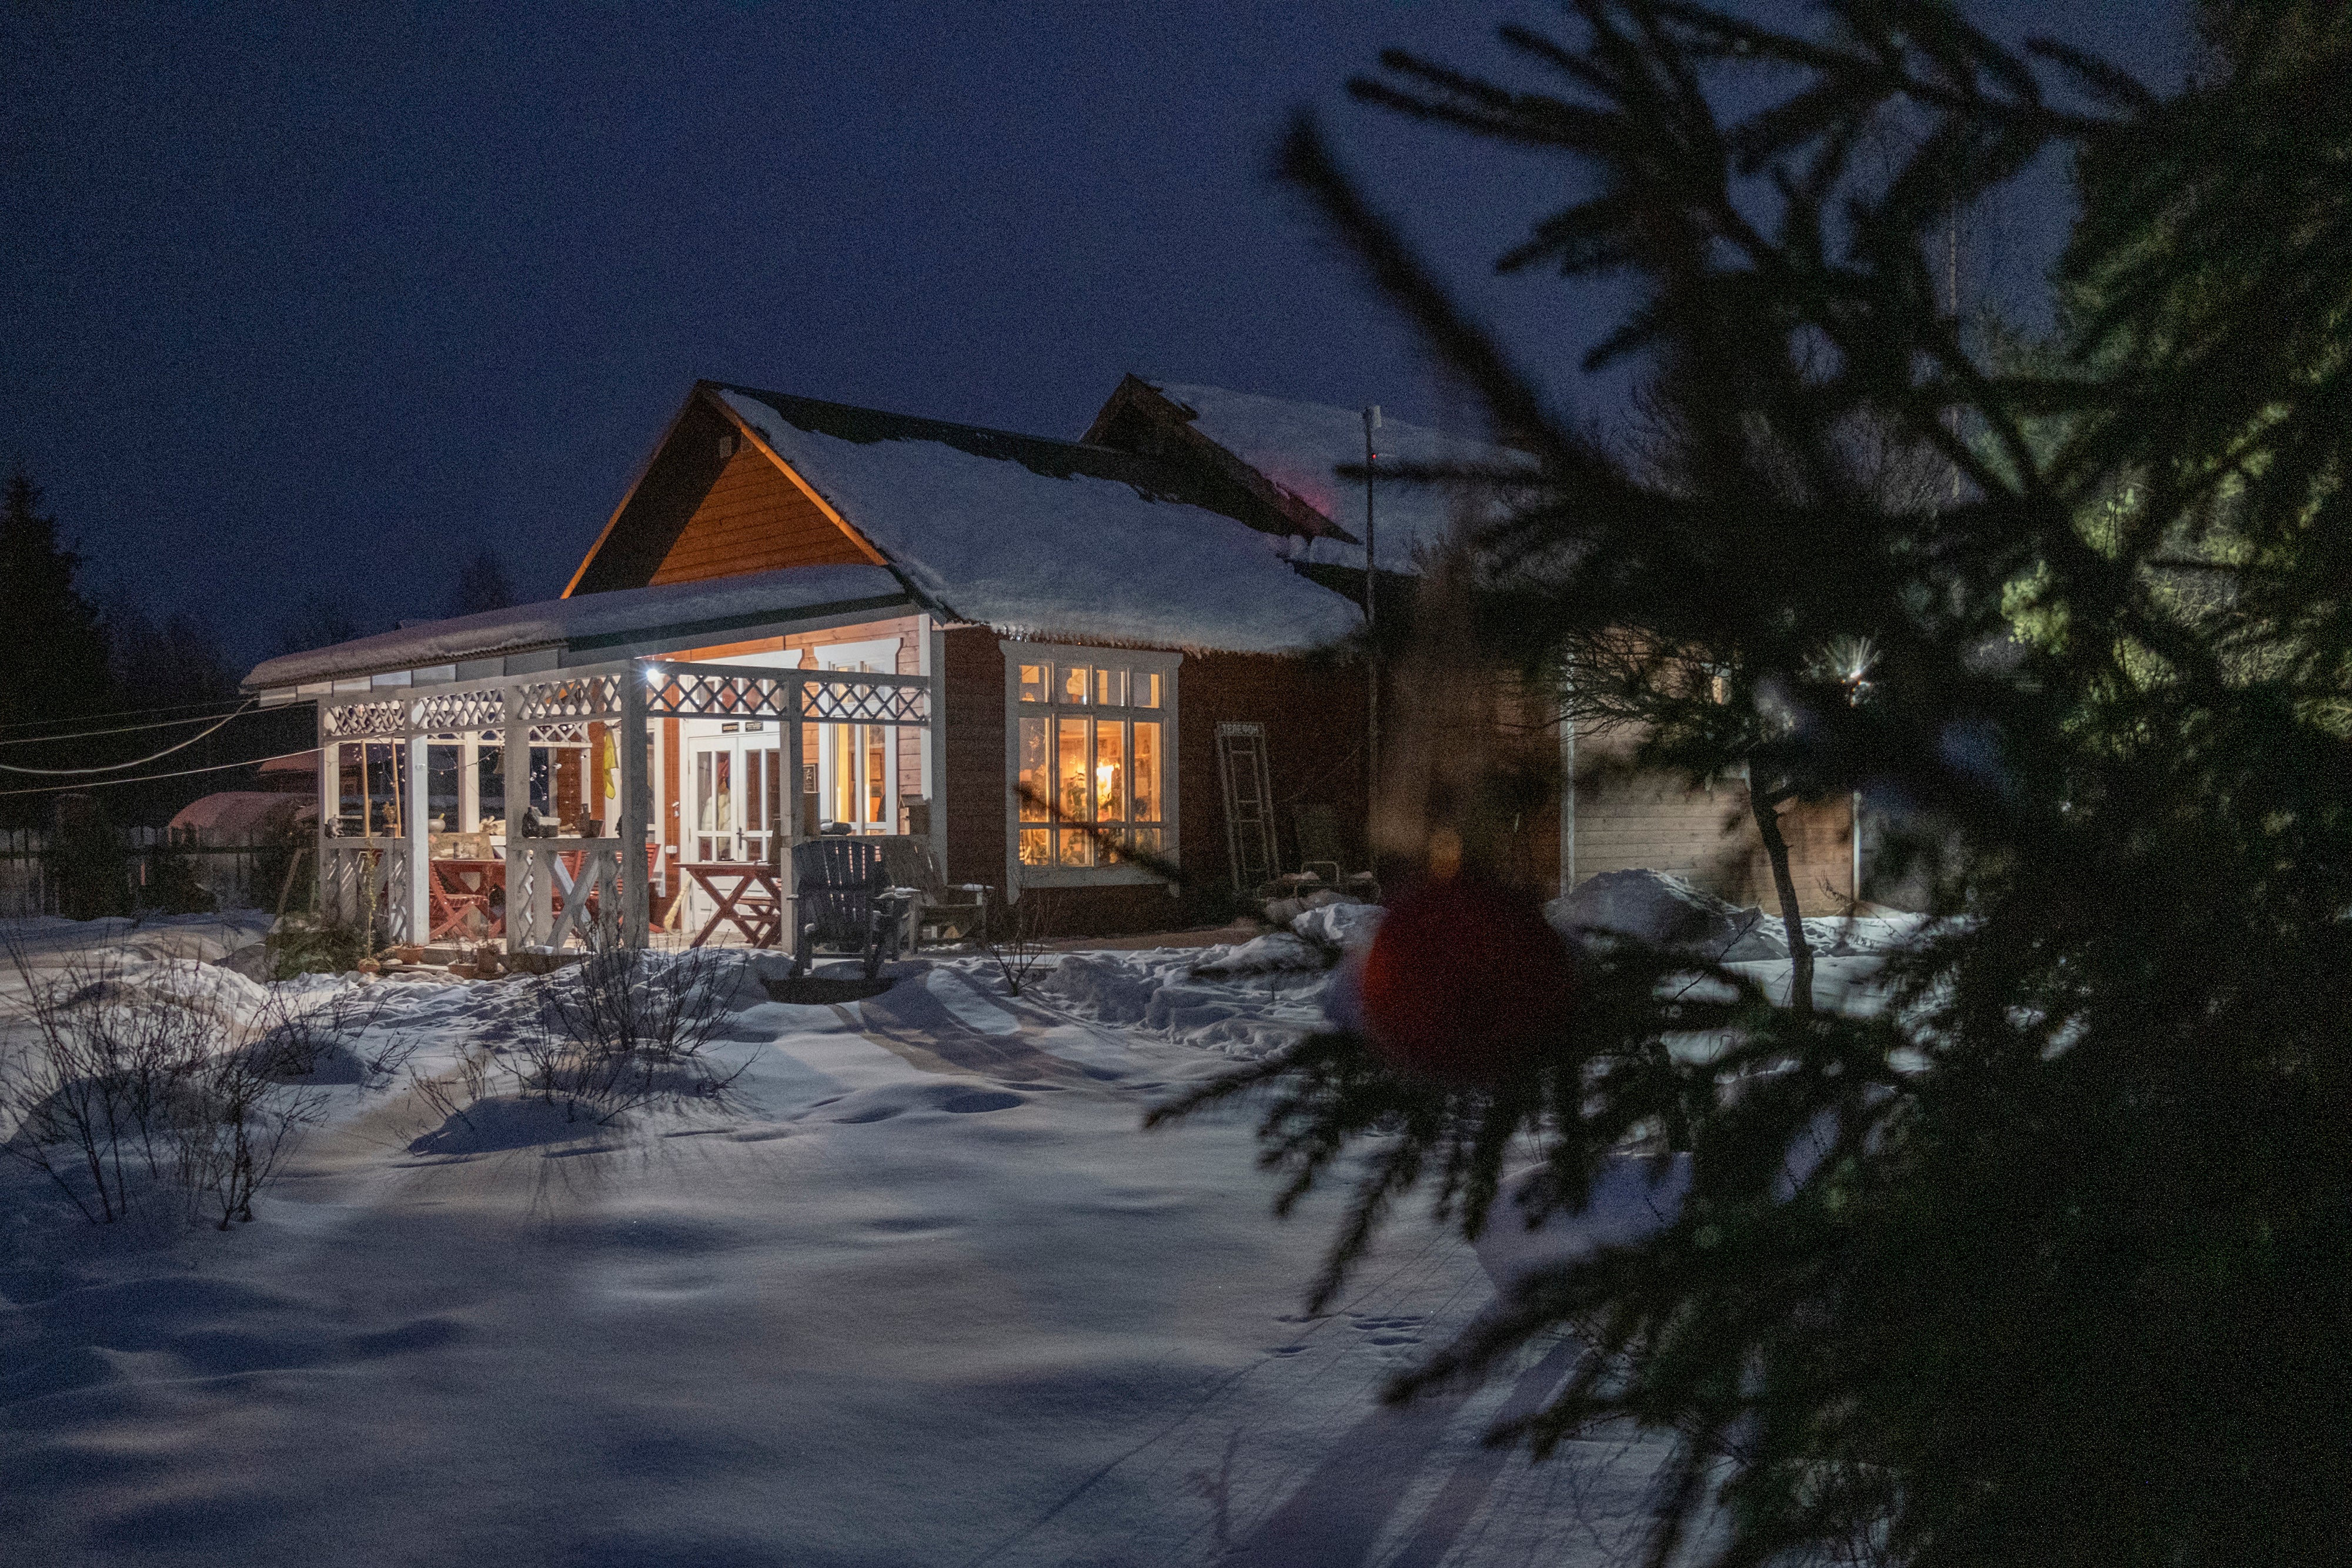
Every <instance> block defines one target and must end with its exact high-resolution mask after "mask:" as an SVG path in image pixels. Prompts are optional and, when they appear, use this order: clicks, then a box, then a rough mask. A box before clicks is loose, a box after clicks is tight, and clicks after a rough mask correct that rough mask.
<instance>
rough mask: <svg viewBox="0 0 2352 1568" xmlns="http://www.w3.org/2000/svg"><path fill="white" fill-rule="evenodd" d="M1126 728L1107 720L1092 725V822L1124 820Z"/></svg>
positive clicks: (1125, 807)
mask: <svg viewBox="0 0 2352 1568" xmlns="http://www.w3.org/2000/svg"><path fill="white" fill-rule="evenodd" d="M1126 732H1127V726H1125V725H1123V724H1113V723H1111V722H1109V721H1108V720H1105V719H1097V721H1096V722H1095V820H1096V821H1098V822H1118V821H1126V819H1127V758H1126V757H1125V756H1123V755H1122V753H1123V752H1125V750H1126V745H1125V740H1126Z"/></svg>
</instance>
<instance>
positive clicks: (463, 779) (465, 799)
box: [457, 730, 482, 833]
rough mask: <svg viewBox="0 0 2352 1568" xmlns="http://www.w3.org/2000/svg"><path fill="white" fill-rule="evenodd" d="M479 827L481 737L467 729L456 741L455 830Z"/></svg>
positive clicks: (480, 823)
mask: <svg viewBox="0 0 2352 1568" xmlns="http://www.w3.org/2000/svg"><path fill="white" fill-rule="evenodd" d="M481 828H482V737H481V734H480V732H479V731H478V730H467V732H466V733H465V734H464V735H463V736H461V737H458V741H457V831H459V832H461V833H475V832H479V831H481Z"/></svg>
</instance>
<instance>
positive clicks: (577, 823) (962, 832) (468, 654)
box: [246, 377, 1810, 946]
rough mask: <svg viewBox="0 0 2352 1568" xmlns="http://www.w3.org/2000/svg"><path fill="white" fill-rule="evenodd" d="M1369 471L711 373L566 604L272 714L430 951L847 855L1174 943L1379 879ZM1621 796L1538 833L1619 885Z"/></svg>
mask: <svg viewBox="0 0 2352 1568" xmlns="http://www.w3.org/2000/svg"><path fill="white" fill-rule="evenodd" d="M1381 441H1382V448H1383V452H1384V453H1386V454H1393V455H1402V456H1405V457H1408V458H1415V459H1418V458H1425V457H1430V456H1436V455H1462V454H1463V453H1464V451H1465V444H1461V443H1458V442H1453V441H1449V440H1448V439H1447V438H1445V437H1443V436H1441V435H1439V434H1437V433H1435V432H1428V431H1419V430H1415V429H1413V428H1412V427H1409V426H1401V425H1394V424H1391V425H1390V426H1388V427H1387V428H1386V429H1385V430H1384V431H1383V433H1382V437H1381ZM1361 442H1362V434H1361V424H1360V421H1359V419H1358V416H1357V415H1356V414H1354V413H1351V412H1349V411H1345V410H1338V409H1327V408H1320V407H1318V406H1315V405H1307V404H1299V403H1290V402H1281V401H1280V400H1275V399H1265V398H1255V397H1252V396H1249V395H1248V394H1240V393H1231V392H1222V391H1219V390H1218V389H1213V388H1188V387H1181V386H1173V385H1166V384H1158V383H1151V382H1144V381H1141V380H1139V379H1138V378H1134V377H1129V378H1128V380H1127V381H1126V382H1122V383H1121V385H1120V386H1119V387H1118V389H1117V390H1116V391H1115V392H1114V393H1113V394H1112V396H1111V398H1110V399H1109V401H1108V402H1107V403H1106V405H1105V406H1104V408H1103V410H1102V412H1101V413H1100V414H1099V415H1098V416H1097V419H1096V420H1095V421H1094V423H1093V425H1092V427H1091V428H1090V429H1089V430H1088V431H1087V438H1086V439H1084V440H1081V441H1076V442H1069V441H1057V440H1050V439H1045V438H1041V437H1035V436H1027V435H1018V434H1010V433H1006V432H1003V431H995V430H988V429H983V428H980V427H976V426H971V425H962V424H952V423H943V422H940V421H934V420H927V419H918V418H911V417H907V416H903V415H898V414H890V413H879V412H877V411H874V410H870V409H862V408H854V407H849V406H846V405H844V404H839V403H830V402H817V401H814V400H811V399H805V398H799V397H793V396H788V395H784V394H782V393H776V392H763V391H759V390H756V389H752V388H749V387H740V386H731V385H723V384H719V383H715V382H701V383H698V384H697V385H696V386H695V387H694V389H693V390H692V391H691V392H689V394H688V397H687V399H686V402H685V404H684V406H683V407H682V408H681V409H680V410H679V411H678V413H677V416H676V417H675V418H674V419H673V420H672V421H671V422H670V424H669V426H668V428H667V430H666V431H665V432H664V433H663V434H662V435H661V437H660V439H659V441H658V443H657V444H656V446H655V449H654V451H653V453H652V455H651V456H650V457H649V458H648V459H647V460H646V464H645V465H644V467H643V469H642V470H641V471H640V473H639V475H638V476H637V478H636V480H635V483H634V484H632V485H631V486H630V487H629V489H628V491H627V493H626V495H625V496H624V497H623V498H622V500H621V502H620V505H619V506H618V507H616V508H615V510H614V513H613V515H612V517H611V518H610V520H609V521H608V522H607V523H606V524H605V526H604V530H603V532H602V533H601V534H600V535H599V536H598V537H597V538H596V539H595V540H594V542H593V545H591V546H590V548H589V549H588V550H587V552H586V554H585V556H584V557H583V559H582V560H581V562H580V565H579V567H578V569H577V570H575V571H574V572H573V574H572V580H571V581H570V583H569V584H568V586H567V587H566V590H565V592H564V595H563V597H562V598H561V599H558V600H554V601H548V602H546V603H541V604H534V605H526V606H520V607H518V608H515V609H511V610H501V611H495V612H487V613H484V614H478V615H471V616H463V617H458V618H456V619H453V620H447V621H440V622H426V623H422V624H412V625H409V626H405V627H403V628H402V629H400V630H398V631H395V632H385V633H383V634H380V635H377V636H373V637H364V638H360V639H357V640H355V641H353V642H350V643H342V644H340V645H337V646H335V647H331V648H324V649H319V650H314V651H311V652H308V653H294V654H288V655H285V656H282V657H279V658H276V659H272V660H269V661H268V662H267V663H265V664H261V665H260V666H258V667H257V668H256V669H255V670H254V672H253V673H252V674H251V675H249V676H248V677H247V683H246V684H247V687H248V689H250V690H253V691H256V692H257V693H259V694H260V695H262V696H263V698H264V700H265V701H267V702H270V703H294V702H315V703H316V704H317V705H318V708H319V737H320V747H321V758H322V762H321V765H320V770H319V776H320V797H321V805H320V820H321V838H320V869H321V876H322V879H323V883H324V892H325V897H326V900H327V902H328V904H329V905H330V906H331V907H340V908H342V909H343V910H345V911H346V912H347V913H356V912H357V910H358V909H359V908H360V907H361V906H362V905H363V904H377V905H380V906H381V907H383V909H384V910H385V911H386V914H387V917H388V919H389V923H390V925H391V926H392V928H393V930H394V934H395V935H396V936H401V937H403V938H404V939H408V940H419V941H421V940H425V939H428V938H431V937H434V936H444V935H448V934H450V933H451V932H452V931H454V930H456V929H458V928H459V926H458V925H457V916H458V915H461V914H463V913H464V910H463V907H462V906H463V905H465V904H467V899H468V896H469V894H467V892H466V891H465V890H466V889H468V888H471V889H475V890H477V892H478V889H479V887H480V886H481V884H482V883H483V881H484V880H485V879H486V878H487V879H489V880H493V881H495V882H497V883H499V884H501V885H502V888H503V894H504V896H503V909H504V914H505V931H506V936H507V940H508V942H509V944H510V945H511V946H538V945H555V946H560V945H562V943H563V942H564V941H567V940H571V939H573V938H575V937H583V936H585V935H586V934H587V932H586V927H587V926H588V925H589V923H590V922H592V921H594V922H598V923H602V924H604V925H607V926H609V927H610V928H611V929H612V931H613V933H614V934H615V935H618V936H623V937H624V938H625V939H629V940H643V939H644V937H645V935H646V932H647V930H648V928H649V927H650V925H653V924H655V923H659V922H668V923H671V924H675V925H680V926H687V927H693V928H697V929H698V928H700V926H701V925H702V924H703V923H705V922H707V921H708V920H709V919H710V918H711V917H712V915H713V914H714V912H716V911H719V910H720V909H721V908H722V906H723V905H724V904H726V902H727V899H728V897H729V893H728V889H729V887H730V885H731V886H735V887H737V888H738V889H739V890H740V885H741V882H742V878H743V877H744V876H747V875H750V874H752V873H751V868H758V867H764V866H767V865H769V864H771V863H773V862H777V861H780V860H782V858H783V857H782V855H781V853H780V851H781V848H782V845H781V844H780V843H779V842H778V839H779V836H780V835H781V837H782V839H784V840H792V839H796V838H799V837H802V836H805V835H808V834H811V833H816V832H820V831H824V832H846V833H850V834H859V835H883V836H901V837H910V838H914V839H919V840H921V841H924V842H926V843H927V844H928V846H929V848H930V850H931V852H932V853H933V855H934V857H935V860H936V863H937V865H938V866H939V867H940V870H941V872H942V873H943V880H944V881H946V882H948V883H977V884H984V885H986V886H988V887H990V888H992V889H995V890H997V895H998V896H999V897H1001V898H1018V897H1020V896H1023V895H1024V894H1026V893H1028V892H1030V891H1033V890H1037V889H1052V890H1054V893H1053V895H1052V897H1053V901H1054V903H1055V905H1056V906H1057V917H1058V919H1059V920H1060V921H1061V922H1062V923H1063V924H1064V925H1065V927H1066V929H1068V930H1070V931H1072V932H1074V933H1075V932H1087V933H1108V932H1113V931H1129V930H1151V929H1162V928H1166V927H1169V926H1171V925H1176V924H1179V923H1181V922H1183V921H1185V920H1187V919H1191V918H1196V917H1197V916H1198V915H1199V914H1200V913H1201V911H1202V907H1205V906H1206V905H1207V904H1210V903H1211V902H1213V901H1212V900H1208V899H1205V898H1202V897H1199V896H1197V895H1198V894H1200V893H1201V892H1202V890H1209V889H1220V888H1222V889H1223V890H1225V892H1226V894H1227V895H1228V896H1230V895H1231V894H1234V893H1241V894H1246V893H1249V892H1251V891H1253V890H1255V888H1256V887H1258V886H1259V885H1260V884H1262V883H1265V881H1267V880H1268V879H1269V878H1271V877H1272V876H1274V875H1276V873H1281V872H1284V871H1289V870H1296V869H1298V867H1299V866H1300V864H1301V863H1302V862H1308V861H1320V862H1339V865H1340V866H1341V868H1342V869H1346V870H1353V869H1356V868H1358V867H1360V866H1362V865H1363V864H1364V863H1366V847H1365V842H1364V837H1365V835H1364V832H1363V829H1362V824H1363V822H1364V821H1365V816H1366V810H1367V801H1366V783H1365V746H1364V733H1365V724H1364V715H1365V706H1366V692H1365V689H1364V685H1363V682H1362V676H1361V674H1360V666H1358V665H1355V664H1350V663H1349V662H1347V661H1345V660H1342V659H1339V658H1335V657H1333V656H1331V655H1330V654H1329V653H1328V652H1327V651H1328V650H1329V649H1331V648H1332V647H1334V646H1335V645H1336V644H1339V643H1342V642H1343V641H1344V640H1346V639H1347V638H1348V637H1349V635H1350V634H1351V633H1352V632H1355V631H1356V629H1357V628H1358V626H1359V624H1360V614H1361V612H1360V607H1359V603H1358V601H1357V597H1356V595H1357V593H1358V592H1359V591H1360V583H1361V578H1362V571H1363V569H1364V566H1365V564H1366V561H1367V555H1366V551H1365V549H1364V546H1363V543H1362V541H1361V540H1360V538H1358V536H1357V534H1356V532H1355V531H1353V530H1352V529H1351V528H1349V527H1348V526H1345V525H1343V523H1342V522H1341V521H1340V519H1341V518H1343V517H1349V516H1351V515H1357V516H1360V514H1356V513H1352V512H1351V507H1350V505H1349V503H1350V501H1351V499H1352V497H1350V495H1349V493H1348V492H1347V491H1346V490H1345V489H1344V487H1343V486H1342V485H1341V483H1340V482H1339V481H1338V480H1335V479H1334V478H1333V476H1332V470H1333V468H1334V466H1335V465H1337V464H1339V463H1344V462H1347V461H1349V460H1350V459H1351V458H1354V457H1360V455H1361ZM1380 524H1381V528H1380V533H1379V536H1378V544H1377V557H1376V559H1375V561H1374V564H1376V565H1377V566H1378V567H1379V568H1380V569H1381V573H1382V574H1396V575H1398V576H1402V575H1403V574H1406V573H1409V572H1410V571H1411V570H1412V566H1413V563H1414V560H1415V559H1416V553H1417V552H1418V551H1422V550H1425V549H1429V548H1431V547H1432V546H1433V545H1434V544H1435V543H1436V542H1437V541H1438V540H1439V539H1440V538H1442V537H1443V533H1444V528H1445V526H1446V519H1445V516H1444V500H1443V498H1442V497H1433V496H1432V495H1429V494H1428V493H1426V492H1422V493H1414V492H1403V491H1400V492H1399V494H1398V495H1396V496H1395V497H1388V496H1385V495H1383V496H1382V497H1381V512H1380ZM632 803H634V809H631V805H632ZM1607 804H1608V802H1607V801H1605V800H1598V799H1596V800H1594V801H1592V802H1589V803H1588V802H1583V801H1577V802H1576V803H1575V805H1576V809H1575V810H1572V811H1571V810H1560V811H1557V812H1554V813H1552V814H1551V815H1550V816H1549V817H1548V818H1547V819H1546V821H1539V822H1537V823H1533V824H1530V828H1529V831H1530V835H1531V838H1532V839H1535V840H1539V841H1543V843H1544V844H1545V845H1547V846H1548V847H1543V848H1539V849H1538V853H1539V854H1541V855H1543V856H1546V857H1548V861H1549V867H1550V868H1551V870H1552V873H1554V874H1558V873H1564V872H1565V871H1567V869H1568V868H1569V867H1570V865H1571V864H1572V865H1573V866H1574V868H1575V870H1576V871H1577V872H1578V873H1583V874H1589V873H1591V871H1596V870H1602V869H1609V867H1610V865H1611V864H1612V863H1614V862H1612V853H1611V852H1610V851H1603V852H1601V853H1598V854H1595V853H1593V852H1592V851H1591V850H1583V849H1580V846H1578V845H1576V844H1575V843H1573V842H1571V841H1568V840H1563V839H1562V838H1561V837H1560V836H1559V834H1558V833H1557V832H1556V831H1552V829H1551V828H1550V827H1549V826H1548V825H1547V823H1548V822H1557V823H1560V824H1565V823H1568V822H1570V821H1577V822H1579V823H1582V822H1586V821H1592V820H1593V818H1594V816H1595V815H1596V813H1598V814H1601V815H1604V816H1605V814H1606V808H1607ZM1681 804H1684V803H1681V802H1677V805H1678V806H1679V805H1681ZM526 812H528V813H529V814H530V817H531V818H533V819H535V821H534V822H533V825H534V826H537V827H539V828H541V831H540V832H537V833H533V832H530V831H522V830H520V828H518V827H517V826H516V825H517V824H520V823H521V822H522V821H523V820H524V818H525V815H526ZM1700 815H1702V816H1703V815H1704V813H1700ZM1697 820H1698V819H1697V818H1696V817H1694V819H1693V821H1697ZM510 828H516V831H509V830H510ZM1587 831H1589V830H1587ZM1547 835H1549V837H1547ZM1716 836H1717V837H1720V835H1719V834H1717V835H1716ZM1705 837H1706V835H1705V834H1701V833H1694V834H1693V836H1692V841H1693V845H1694V848H1693V852H1692V856H1691V857H1689V858H1691V859H1693V860H1696V859H1697V858H1701V856H1700V851H1699V849H1698V847H1697V846H1698V841H1699V840H1700V839H1702V838H1705ZM1622 842H1623V845H1624V846H1625V847H1628V848H1630V847H1632V845H1633V840H1631V839H1626V840H1624V841H1622ZM1611 843H1612V849H1613V848H1614V847H1616V846H1617V845H1618V843H1619V841H1617V840H1615V839H1612V841H1611ZM1563 846H1566V847H1567V848H1568V849H1569V850H1570V853H1568V854H1563V853H1562V849H1563ZM1719 848H1720V846H1717V850H1718V851H1719ZM1653 851H1654V847H1653V848H1645V849H1643V851H1642V852H1644V853H1650V852H1653ZM1718 858H1720V857H1719V854H1718ZM1147 862H1156V863H1158V864H1160V865H1163V866H1164V865H1166V864H1168V863H1171V862H1172V863H1173V864H1174V865H1175V866H1177V867H1180V868H1181V870H1182V873H1184V880H1185V882H1186V883H1189V884H1190V886H1191V888H1192V890H1193V893H1194V894H1195V896H1193V897H1191V898H1188V897H1187V896H1184V895H1181V894H1180V891H1179V889H1178V888H1177V887H1175V886H1174V885H1172V884H1171V883H1170V881H1169V880H1168V879H1167V878H1165V877H1164V876H1162V875H1160V874H1159V873H1157V872H1156V871H1155V870H1154V869H1152V864H1151V863H1147ZM453 867H464V868H470V869H467V870H465V871H464V872H463V873H462V875H461V874H460V873H458V872H457V871H455V870H453ZM640 868H643V869H640ZM729 868H738V869H737V870H736V871H735V872H733V873H730V869H729ZM730 875H731V876H732V877H733V881H732V882H731V883H730ZM1808 885H1810V883H1808ZM592 894H601V896H591V895H592ZM474 902H475V903H476V904H478V903H479V899H478V897H475V898H474Z"/></svg>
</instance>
